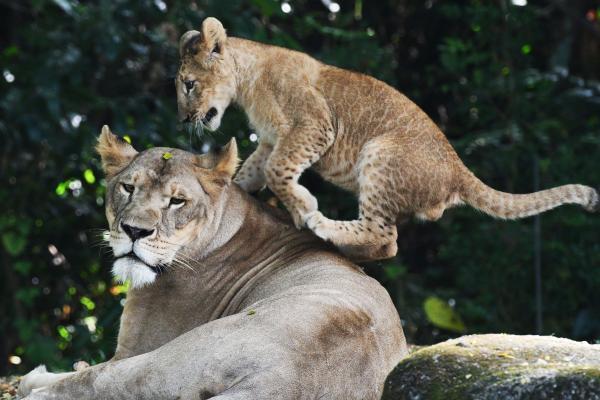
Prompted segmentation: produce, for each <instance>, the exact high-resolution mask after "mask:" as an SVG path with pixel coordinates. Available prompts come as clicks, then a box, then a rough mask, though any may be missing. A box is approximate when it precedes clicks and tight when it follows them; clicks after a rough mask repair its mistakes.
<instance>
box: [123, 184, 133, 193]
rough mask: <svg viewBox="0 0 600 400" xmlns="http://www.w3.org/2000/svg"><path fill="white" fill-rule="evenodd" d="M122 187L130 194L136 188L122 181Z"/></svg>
mask: <svg viewBox="0 0 600 400" xmlns="http://www.w3.org/2000/svg"><path fill="white" fill-rule="evenodd" d="M121 187H122V188H123V190H124V191H126V192H127V193H129V194H131V193H133V191H134V190H135V186H133V185H128V184H127V183H122V184H121Z"/></svg>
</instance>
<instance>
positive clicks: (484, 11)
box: [0, 0, 600, 375]
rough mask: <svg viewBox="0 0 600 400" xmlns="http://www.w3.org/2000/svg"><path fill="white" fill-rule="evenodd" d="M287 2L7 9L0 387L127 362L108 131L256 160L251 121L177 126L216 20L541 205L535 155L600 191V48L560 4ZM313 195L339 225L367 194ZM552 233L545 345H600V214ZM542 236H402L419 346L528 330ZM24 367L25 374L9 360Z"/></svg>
mask: <svg viewBox="0 0 600 400" xmlns="http://www.w3.org/2000/svg"><path fill="white" fill-rule="evenodd" d="M530 3H534V2H530ZM575 3H577V4H580V3H579V1H577V2H575ZM290 4H291V6H292V12H291V13H289V14H285V13H283V12H282V9H281V3H280V2H279V1H274V0H252V1H242V0H228V1H212V0H200V1H196V2H183V1H174V2H168V4H167V3H163V2H162V1H143V2H127V1H124V0H117V1H110V2H108V1H102V2H75V1H72V0H55V1H49V0H35V1H33V2H29V3H26V2H25V3H24V2H3V3H2V4H1V5H0V10H1V11H2V12H0V31H1V32H2V35H1V36H0V37H1V39H0V74H2V75H1V76H0V109H1V110H2V117H1V119H0V138H1V140H2V142H1V143H2V146H0V171H1V173H0V178H1V182H2V185H1V186H0V204H2V205H3V207H2V210H0V242H1V244H0V289H1V290H2V292H3V296H1V297H0V305H1V306H0V307H1V308H0V373H1V374H2V375H4V374H5V373H6V371H5V370H6V369H8V368H10V369H11V370H14V371H11V372H25V370H27V369H29V368H31V367H33V366H35V365H37V364H39V363H46V364H47V365H49V367H50V368H54V369H64V370H68V369H70V368H71V365H72V362H73V361H75V360H79V359H84V360H87V361H90V362H92V363H95V362H100V361H103V360H105V359H107V358H108V357H110V356H111V354H112V351H113V349H114V345H115V341H116V340H115V338H116V335H117V327H118V317H119V314H120V312H121V310H122V305H121V300H122V298H123V297H124V293H125V292H126V287H124V286H122V285H117V284H116V283H115V282H113V280H112V278H111V275H110V255H109V254H106V253H107V251H106V250H107V249H106V248H105V246H104V245H103V242H102V232H103V230H104V229H106V222H105V217H104V210H103V206H104V191H105V187H104V184H105V181H104V179H103V174H102V172H101V168H100V162H99V160H98V158H97V157H96V155H95V154H94V152H93V148H94V145H95V141H96V137H97V135H98V134H99V132H100V127H101V126H102V125H104V124H108V125H110V126H111V128H112V129H113V130H114V131H115V132H116V133H117V134H119V135H122V136H123V137H124V138H125V140H127V141H128V142H131V143H132V144H133V145H134V146H135V147H136V148H138V149H144V148H148V147H151V146H155V145H160V146H173V147H179V148H184V149H191V150H195V151H200V150H201V149H202V148H203V145H208V146H213V145H215V144H217V143H219V144H224V143H226V142H227V140H228V139H229V137H231V136H235V137H237V138H238V142H239V146H240V151H241V155H242V156H243V157H246V156H247V155H248V154H249V153H250V151H251V150H252V149H253V146H254V144H253V143H252V142H251V141H250V140H249V133H250V132H249V129H248V127H247V125H246V119H245V117H244V116H243V115H242V113H241V112H239V110H235V109H231V110H230V111H228V112H227V115H226V116H225V118H224V123H223V126H222V127H221V129H220V130H219V132H218V133H216V134H213V135H208V136H205V137H200V138H198V137H195V136H190V135H189V134H188V133H187V132H183V131H181V130H179V129H178V126H177V123H176V121H177V117H176V102H175V93H174V85H173V78H174V76H175V73H176V70H177V66H178V65H177V41H178V38H179V36H180V34H182V33H183V32H184V31H185V30H187V29H192V28H198V26H199V24H200V22H201V21H202V19H203V18H204V17H206V16H208V15H213V16H216V17H218V18H219V19H221V20H222V22H223V24H224V25H225V27H226V28H227V30H228V32H229V33H230V34H232V35H236V36H242V37H247V38H252V39H255V40H259V41H263V42H267V43H272V44H277V45H282V46H286V47H289V48H293V49H297V50H301V51H306V52H308V53H310V54H312V55H314V56H315V57H317V58H319V59H321V60H323V61H325V62H328V63H331V64H335V65H337V66H340V67H344V68H349V69H352V70H357V71H361V72H364V73H367V74H370V75H373V76H375V77H377V78H379V79H382V80H384V81H386V82H388V83H390V84H392V85H394V86H395V87H397V88H398V89H400V90H401V91H403V92H404V93H406V94H407V96H409V97H410V98H411V99H413V100H414V101H416V102H417V104H419V106H421V107H422V108H423V109H424V110H425V111H426V112H427V113H428V114H429V115H430V116H431V117H432V118H433V119H434V120H435V121H436V123H438V124H439V125H440V126H441V127H442V129H443V130H444V131H445V133H446V134H447V135H448V137H449V138H450V139H451V141H452V142H453V144H454V145H455V147H456V148H457V151H458V152H459V154H460V155H461V157H462V158H463V160H464V161H465V163H466V164H467V165H468V166H469V167H470V168H471V169H472V170H473V171H475V172H476V173H477V175H478V176H480V177H481V178H482V179H483V180H484V181H485V182H487V183H489V184H490V185H491V186H493V187H496V188H498V189H501V190H505V191H511V192H529V191H531V190H533V180H534V176H533V172H532V166H533V162H534V159H537V160H538V161H539V162H538V164H539V170H540V176H539V178H540V186H541V187H550V186H555V185H558V184H563V183H570V182H573V181H579V182H581V183H586V184H592V185H593V184H597V183H598V181H599V180H600V173H599V171H600V170H599V169H598V161H599V155H600V113H599V111H600V108H599V105H600V87H599V86H598V83H597V82H596V81H594V80H593V79H598V75H597V74H598V71H600V65H599V64H598V59H597V58H596V59H594V58H593V57H587V53H583V54H584V56H583V57H582V56H581V55H580V52H579V51H578V50H577V49H586V48H590V46H592V47H593V46H594V45H595V46H598V42H597V39H594V37H593V35H590V36H586V35H582V34H581V32H580V27H579V26H578V25H576V22H573V21H572V20H570V19H569V17H568V16H567V15H564V14H563V12H562V11H561V10H560V9H555V8H553V7H552V6H548V7H544V8H539V7H538V6H536V5H533V4H530V5H528V6H527V7H513V6H511V5H510V2H494V3H488V2H481V1H478V0H469V1H467V0H464V1H455V2H446V1H444V2H441V1H426V2H422V1H413V0H402V1H395V0H394V1H392V0H389V1H387V0H386V1H378V2H370V3H369V2H364V1H362V0H354V1H352V0H348V1H340V5H341V11H340V12H339V13H337V14H335V15H333V14H330V13H329V12H328V11H327V10H326V8H325V7H324V6H323V5H322V3H321V2H319V1H308V0H298V1H292V2H290ZM581 4H583V3H581ZM584 11H585V10H584ZM582 15H583V14H582ZM550 27H552V28H550ZM590 71H592V72H590ZM594 73H595V74H596V75H594ZM586 74H587V75H586ZM590 74H591V75H590ZM591 78H593V79H591ZM303 183H304V184H306V185H307V186H308V188H309V189H310V190H311V191H312V192H314V193H315V194H316V195H317V196H318V198H319V203H320V207H321V209H322V210H323V211H324V213H325V214H326V215H328V216H330V217H333V218H342V219H351V218H354V217H355V216H356V200H355V199H354V198H353V197H352V196H350V195H348V194H347V193H345V192H343V191H341V190H339V189H337V188H334V187H333V186H331V185H329V184H327V183H325V182H323V181H322V180H321V179H320V178H319V177H317V176H316V175H315V174H312V173H307V174H306V176H305V177H303ZM261 196H263V198H264V197H266V196H268V194H263V195H261ZM541 227H542V232H541V240H542V241H541V254H542V266H543V298H544V324H545V325H544V326H545V328H544V333H554V334H557V335H560V336H570V337H573V338H576V339H587V340H591V341H595V340H598V339H600V309H599V305H600V297H599V296H600V295H599V293H600V291H599V290H598V288H599V287H600V269H599V268H598V266H600V242H599V241H598V218H597V217H595V216H591V215H587V214H584V213H583V212H582V211H581V210H580V209H575V208H569V207H566V208H562V209H559V210H555V211H552V212H550V213H548V214H545V215H544V216H543V217H542V220H541ZM533 235H534V233H533V228H532V220H531V219H528V220H524V221H519V222H505V221H494V220H492V219H491V218H489V217H487V216H483V215H481V214H479V213H477V212H476V211H474V210H472V209H461V210H453V211H448V212H447V213H446V215H445V216H444V218H443V219H442V220H440V221H439V222H437V223H428V224H421V223H409V224H407V225H405V226H402V227H401V228H400V232H399V247H400V251H399V256H398V257H397V259H395V260H391V261H388V262H385V263H376V264H374V265H372V266H367V272H368V273H370V274H372V275H373V276H375V277H376V278H378V279H379V280H380V281H381V282H382V283H383V284H384V285H385V286H386V287H387V288H388V290H389V291H390V294H391V296H392V299H393V300H394V302H395V303H396V305H397V307H398V309H399V311H400V315H401V316H402V319H403V323H404V328H405V331H406V333H407V336H408V337H409V340H410V341H412V342H418V343H430V342H433V341H438V340H440V339H443V338H445V337H448V336H452V335H455V333H453V331H461V330H462V329H456V328H457V327H458V326H459V325H457V324H456V321H457V319H456V318H457V317H456V316H457V315H460V318H461V320H462V321H463V323H464V326H466V327H468V332H469V333H475V332H491V331H502V332H514V333H532V332H533V331H534V311H535V306H534V302H533V287H534V282H533V267H532V264H533V261H532V257H533V244H532V243H533V241H532V240H533ZM428 299H429V300H428ZM449 302H450V303H452V304H455V305H454V307H452V308H447V305H448V303H449ZM432 305H433V307H432ZM442 305H444V306H443V307H442ZM427 310H429V312H427ZM449 310H450V311H451V313H450V311H449ZM440 321H446V322H447V321H454V322H453V323H451V324H448V323H445V322H440ZM11 354H14V355H18V356H19V357H21V359H22V360H23V363H22V364H21V365H19V366H15V365H9V364H7V363H6V361H5V360H7V359H8V356H9V355H11Z"/></svg>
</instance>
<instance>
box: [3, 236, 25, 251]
mask: <svg viewBox="0 0 600 400" xmlns="http://www.w3.org/2000/svg"><path fill="white" fill-rule="evenodd" d="M2 244H3V245H4V248H5V249H6V251H7V252H8V254H10V255H11V256H13V257H16V256H18V255H19V254H21V253H22V252H23V250H25V246H26V245H27V238H26V237H25V236H23V235H18V234H16V233H15V232H6V233H5V234H3V235H2Z"/></svg>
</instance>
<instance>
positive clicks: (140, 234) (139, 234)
mask: <svg viewBox="0 0 600 400" xmlns="http://www.w3.org/2000/svg"><path fill="white" fill-rule="evenodd" d="M121 228H123V231H124V232H125V233H126V234H127V236H129V238H130V239H131V240H132V241H134V242H135V241H136V240H138V239H142V238H145V237H146V236H150V235H152V233H154V229H151V230H148V229H142V228H137V227H135V226H131V225H127V224H123V223H121Z"/></svg>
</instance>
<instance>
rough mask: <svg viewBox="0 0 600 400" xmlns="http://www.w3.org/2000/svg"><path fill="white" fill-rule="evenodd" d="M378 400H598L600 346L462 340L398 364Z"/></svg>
mask: <svg viewBox="0 0 600 400" xmlns="http://www.w3.org/2000/svg"><path fill="white" fill-rule="evenodd" d="M382 399H383V400H404V399H407V400H408V399H410V400H416V399H427V400H436V399H443V400H453V399H460V400H463V399H477V400H485V399H504V400H525V399H565V400H569V399H573V400H575V399H585V400H595V399H599V400H600V345H591V344H588V343H586V342H575V341H572V340H568V339H561V338H556V337H549V336H518V335H504V334H490V335H472V336H464V337H461V338H458V339H453V340H448V341H446V342H443V343H439V344H436V345H433V346H429V347H425V348H422V349H420V350H417V351H416V352H414V353H412V354H411V355H410V356H408V357H407V358H405V359H404V360H402V361H401V362H400V364H398V366H397V367H396V368H395V369H394V370H393V371H392V373H391V374H390V375H389V376H388V378H387V381H386V385H385V391H384V395H383V398H382Z"/></svg>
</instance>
